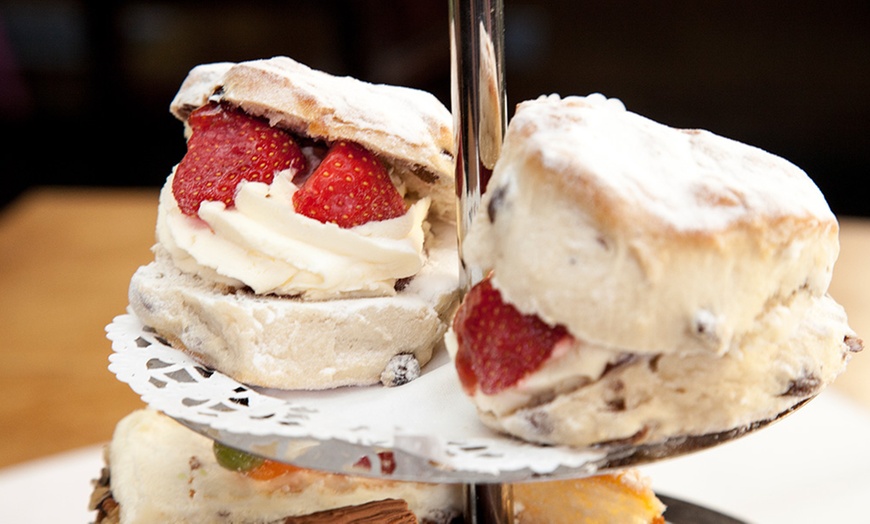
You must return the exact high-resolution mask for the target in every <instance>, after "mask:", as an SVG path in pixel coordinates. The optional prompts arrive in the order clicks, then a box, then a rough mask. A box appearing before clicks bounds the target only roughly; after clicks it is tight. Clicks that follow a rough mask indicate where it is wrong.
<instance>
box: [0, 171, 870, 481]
mask: <svg viewBox="0 0 870 524" xmlns="http://www.w3.org/2000/svg"><path fill="white" fill-rule="evenodd" d="M156 215H157V191H156V190H154V189H142V190H138V189H136V190H132V189H130V190H127V189H68V188H66V189H60V188H39V189H36V190H32V191H30V192H29V193H26V194H25V195H24V196H23V197H21V198H20V199H18V200H17V201H16V202H14V203H13V204H12V205H11V206H10V207H8V208H7V209H5V210H3V212H2V214H0V246H2V251H0V294H2V298H0V300H2V304H3V305H2V307H0V355H2V361H3V365H2V366H0V381H2V385H3V390H4V395H3V399H2V400H0V467H3V466H8V465H11V464H15V463H19V462H23V461H27V460H31V459H35V458H39V457H42V456H45V455H50V454H54V453H58V452H62V451H67V450H71V449H75V448H79V447H82V446H88V445H93V444H99V443H102V442H106V441H108V440H109V439H110V438H111V434H112V431H113V429H114V426H115V423H116V422H117V421H118V420H120V419H121V418H122V417H123V416H124V415H126V414H127V413H129V412H130V411H132V410H134V409H136V408H139V407H142V406H143V405H144V404H143V403H142V401H141V400H140V399H139V397H138V396H137V395H136V394H135V393H133V392H132V390H130V388H129V387H128V386H127V385H126V384H123V383H121V382H119V381H118V380H117V379H115V377H114V375H113V374H112V373H111V372H109V371H108V369H107V366H108V356H109V353H110V352H111V347H110V344H109V342H108V340H107V339H106V337H105V332H104V327H105V326H106V324H108V323H109V322H110V321H111V319H112V317H114V316H115V315H118V314H121V313H124V311H125V308H126V306H127V284H128V282H129V279H130V276H131V275H132V274H133V271H135V270H136V268H137V267H138V266H140V265H142V264H145V263H147V262H148V261H150V260H151V258H152V255H151V251H150V247H151V244H152V243H153V239H154V223H155V220H156ZM840 239H841V245H842V249H841V253H840V259H839V261H838V263H837V266H836V268H835V271H834V281H833V283H832V287H831V294H832V295H833V296H834V297H835V298H836V299H837V300H838V301H840V303H841V304H843V306H844V307H845V308H846V311H847V312H848V314H849V318H850V323H851V324H852V327H853V329H855V330H856V331H857V332H858V334H859V335H863V336H864V337H865V338H867V339H870V267H868V266H870V262H868V261H870V220H866V219H849V218H842V219H841V234H840ZM833 387H834V388H835V389H836V390H838V391H840V392H843V393H845V394H846V395H848V396H850V397H851V398H854V399H856V400H857V401H858V402H860V403H861V404H863V405H864V406H866V407H867V409H868V412H870V350H868V351H865V352H863V353H860V354H858V355H857V356H856V357H855V358H854V359H853V360H852V363H851V364H850V366H849V369H848V370H847V371H846V373H844V374H843V375H842V376H841V377H840V378H839V379H838V380H837V382H835V384H834V386H833Z"/></svg>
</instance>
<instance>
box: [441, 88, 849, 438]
mask: <svg viewBox="0 0 870 524" xmlns="http://www.w3.org/2000/svg"><path fill="white" fill-rule="evenodd" d="M480 210H481V211H480V212H479V213H478V214H477V216H476V218H475V220H474V222H473V224H472V226H471V228H470V231H469V233H468V235H467V238H466V240H465V243H464V245H463V250H464V257H465V258H466V260H465V262H466V263H468V264H469V265H471V266H473V267H477V268H481V270H482V272H483V273H482V274H486V275H487V276H486V278H484V280H483V281H482V282H480V283H479V284H478V285H476V286H475V287H474V288H473V289H471V290H470V291H469V293H468V295H467V296H466V297H465V300H464V302H463V304H462V306H461V307H460V309H459V311H458V313H457V315H456V318H455V320H454V324H453V328H452V331H451V333H450V334H449V335H448V337H447V339H448V343H449V345H450V347H451V348H452V349H451V351H452V353H453V354H454V356H455V363H456V366H457V370H458V372H459V376H460V380H461V382H462V384H463V386H464V388H465V390H466V391H467V393H468V394H469V395H470V397H471V398H472V399H473V402H474V403H475V404H476V406H477V408H478V412H479V413H480V415H481V417H482V420H483V421H484V422H485V423H486V424H488V425H489V426H491V427H492V428H495V429H497V430H499V431H502V432H505V433H508V434H511V435H514V436H517V437H519V438H522V439H525V440H528V441H532V442H537V443H542V444H564V445H570V446H578V447H586V446H594V445H600V444H611V445H617V444H632V445H636V444H654V443H663V442H668V441H672V442H675V443H679V442H686V441H688V442H691V441H692V438H693V437H697V438H698V439H703V438H706V437H710V438H715V437H716V436H717V435H720V434H723V433H724V434H727V435H731V436H733V435H734V434H739V433H740V432H742V431H745V430H746V429H748V428H751V427H754V426H755V425H757V424H761V423H764V422H766V421H769V420H771V419H774V418H776V417H777V416H779V415H780V414H781V413H784V412H788V411H789V410H792V409H793V408H794V407H795V406H798V405H800V404H801V403H803V402H805V401H807V400H808V399H810V398H812V397H813V396H815V395H817V394H818V393H819V392H820V391H821V390H822V389H823V388H824V387H825V386H826V385H827V384H829V383H830V382H831V381H832V380H834V378H835V377H836V376H837V375H838V374H839V373H841V372H842V371H843V370H844V368H845V366H846V363H847V361H848V360H849V358H850V355H852V354H853V353H854V352H857V351H860V350H861V348H862V343H861V341H860V340H859V339H858V338H857V337H856V335H855V333H854V332H853V331H852V330H851V329H850V327H849V325H848V323H847V318H846V314H845V312H844V311H843V309H842V308H841V307H840V306H839V305H838V304H837V303H836V302H835V301H834V300H833V299H832V298H831V297H830V296H829V295H828V294H827V290H828V285H829V283H830V280H831V275H832V271H833V268H834V263H835V261H836V259H837V255H838V252H839V243H838V223H837V220H836V218H835V216H834V215H833V213H832V212H831V210H830V209H829V207H828V205H827V203H826V201H825V198H824V196H823V195H822V193H821V192H820V191H819V189H818V188H817V187H816V186H815V184H814V183H813V182H812V181H811V179H810V178H809V177H808V176H807V175H806V174H805V173H804V172H803V171H801V170H800V169H799V168H798V167H796V166H794V165H793V164H791V163H789V162H787V161H786V160H783V159H782V158H779V157H776V156H774V155H772V154H770V153H767V152H765V151H762V150H760V149H757V148H755V147H751V146H748V145H745V144H741V143H738V142H736V141H733V140H730V139H726V138H723V137H720V136H717V135H714V134H712V133H710V132H707V131H702V130H682V129H674V128H671V127H668V126H665V125H662V124H660V123H657V122H654V121H652V120H649V119H647V118H645V117H642V116H640V115H637V114H634V113H631V112H629V111H627V110H626V109H625V107H624V106H623V104H622V103H621V102H620V101H619V100H616V99H606V98H605V97H603V96H601V95H592V96H589V97H567V98H561V97H558V96H547V97H541V98H539V99H536V100H531V101H527V102H524V103H522V104H520V105H519V106H518V108H517V111H516V114H515V116H514V118H513V119H512V121H511V122H510V125H509V127H508V131H507V134H506V137H505V142H504V146H503V148H502V154H501V157H500V158H499V161H498V163H497V164H496V168H495V171H494V173H493V178H492V179H491V180H490V182H489V186H488V188H487V191H486V193H485V195H484V196H483V198H482V201H481V205H480Z"/></svg>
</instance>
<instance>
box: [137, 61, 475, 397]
mask: <svg viewBox="0 0 870 524" xmlns="http://www.w3.org/2000/svg"><path fill="white" fill-rule="evenodd" d="M170 110H171V112H172V114H174V115H175V116H176V117H177V118H178V119H179V120H181V121H182V122H184V124H185V134H186V136H187V137H188V141H187V145H188V150H187V153H186V154H185V156H184V157H183V158H182V159H181V161H180V162H179V163H178V165H177V166H175V168H174V169H173V170H172V173H171V174H170V175H169V177H168V178H167V181H166V183H165V185H164V187H163V189H162V191H161V193H160V201H159V207H158V217H157V226H156V237H157V242H156V244H155V246H154V249H153V251H154V253H155V259H154V261H153V262H152V263H150V264H148V265H146V266H143V267H141V268H140V269H139V270H138V271H137V272H136V273H135V274H134V275H133V277H132V279H131V282H130V288H129V300H130V308H131V310H132V311H133V313H135V314H136V315H137V316H139V317H140V318H141V320H142V321H143V322H144V323H145V324H146V325H148V326H150V327H152V328H154V329H155V330H156V331H157V332H158V333H159V334H160V335H162V336H163V337H165V338H166V339H167V340H168V341H169V342H170V343H172V344H173V345H174V346H175V347H177V348H180V349H183V350H184V351H187V352H189V353H190V354H192V355H194V356H195V357H196V358H198V359H199V360H200V361H202V362H203V363H204V364H205V365H207V366H209V367H212V368H215V369H217V370H219V371H221V372H223V373H225V374H227V375H229V376H231V377H232V378H234V379H236V380H239V381H240V382H244V383H246V384H249V385H254V386H263V387H270V388H281V389H326V388H334V387H339V386H355V385H369V384H376V383H379V382H382V383H385V384H387V385H399V384H402V383H404V382H406V381H407V380H411V379H413V378H415V377H416V376H417V374H419V368H420V366H423V365H425V364H426V362H427V361H428V360H429V359H430V357H431V355H432V352H433V350H434V348H435V347H436V345H438V344H439V343H440V341H441V339H442V336H443V334H444V332H445V331H446V329H447V325H448V322H449V318H450V316H451V314H452V312H453V309H454V308H455V304H456V301H457V298H458V296H457V294H458V261H457V255H456V240H455V225H454V224H455V210H454V201H455V195H454V191H453V176H454V174H453V166H454V158H453V153H452V148H453V143H452V119H451V115H450V113H449V111H448V110H447V109H446V108H445V107H444V106H443V105H442V104H441V103H440V102H439V101H438V100H437V99H436V98H435V97H434V96H432V95H430V94H428V93H425V92H422V91H417V90H413V89H408V88H402V87H395V86H386V85H373V84H369V83H365V82H362V81H359V80H356V79H353V78H349V77H335V76H332V75H329V74H327V73H324V72H321V71H316V70H313V69H311V68H309V67H307V66H305V65H302V64H300V63H298V62H295V61H293V60H292V59H290V58H287V57H274V58H271V59H266V60H254V61H249V62H241V63H238V64H235V63H215V64H205V65H201V66H197V67H195V68H193V69H192V70H191V71H190V73H189V75H188V76H187V78H186V79H185V80H184V82H183V83H182V85H181V87H180V89H179V91H178V93H177V94H176V96H175V98H174V99H173V101H172V103H171V105H170Z"/></svg>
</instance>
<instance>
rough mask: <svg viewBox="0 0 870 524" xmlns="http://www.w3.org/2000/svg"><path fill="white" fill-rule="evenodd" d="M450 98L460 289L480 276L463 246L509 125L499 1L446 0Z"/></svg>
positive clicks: (466, 288) (468, 286)
mask: <svg viewBox="0 0 870 524" xmlns="http://www.w3.org/2000/svg"><path fill="white" fill-rule="evenodd" d="M450 51H451V101H452V111H453V132H454V145H455V152H456V192H457V199H458V206H457V221H456V223H457V233H458V240H459V259H460V263H461V268H460V271H461V273H460V276H461V277H462V279H463V282H462V283H463V292H464V291H467V290H468V289H469V288H470V287H471V285H472V284H474V283H476V282H477V281H479V280H480V278H481V275H480V270H479V269H478V268H473V267H468V266H467V265H466V263H465V259H464V256H463V249H462V244H463V242H464V240H465V235H466V232H467V231H468V228H469V226H470V225H471V220H472V219H473V218H474V215H475V214H476V213H477V209H478V207H479V205H480V196H481V194H482V193H483V191H484V189H486V184H487V182H488V181H489V176H490V174H491V173H492V169H493V167H495V161H496V160H497V159H498V156H499V153H500V152H501V143H502V139H503V138H504V133H505V128H506V126H507V111H506V105H507V98H506V95H505V83H504V8H503V3H502V0H450Z"/></svg>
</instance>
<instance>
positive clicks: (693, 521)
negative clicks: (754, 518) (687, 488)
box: [656, 493, 748, 524]
mask: <svg viewBox="0 0 870 524" xmlns="http://www.w3.org/2000/svg"><path fill="white" fill-rule="evenodd" d="M656 496H657V497H658V498H659V500H661V501H662V502H663V503H664V504H665V506H667V507H668V509H667V510H665V520H666V521H667V522H668V524H748V523H747V522H745V521H742V520H739V519H736V518H734V517H730V516H728V515H725V514H723V513H719V512H717V511H713V510H711V509H707V508H705V507H702V506H698V505H697V504H692V503H691V502H686V501H684V500H680V499H676V498H673V497H669V496H667V495H661V494H659V493H657V494H656Z"/></svg>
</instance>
